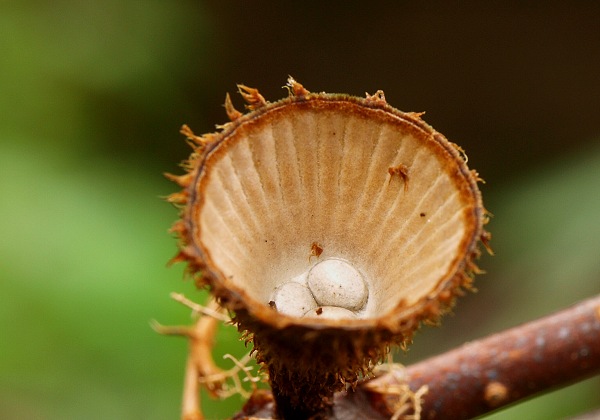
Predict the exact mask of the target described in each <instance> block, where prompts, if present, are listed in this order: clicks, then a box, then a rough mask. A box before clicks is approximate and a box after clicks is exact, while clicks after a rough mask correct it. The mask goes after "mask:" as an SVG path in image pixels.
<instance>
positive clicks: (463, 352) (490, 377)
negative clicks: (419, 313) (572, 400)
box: [370, 296, 600, 419]
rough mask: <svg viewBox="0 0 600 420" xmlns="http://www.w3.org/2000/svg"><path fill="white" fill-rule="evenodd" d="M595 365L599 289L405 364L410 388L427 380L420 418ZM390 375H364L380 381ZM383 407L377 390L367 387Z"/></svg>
mask: <svg viewBox="0 0 600 420" xmlns="http://www.w3.org/2000/svg"><path fill="white" fill-rule="evenodd" d="M599 371H600V296H597V297H595V298H592V299H588V300H586V301H583V302H581V303H579V304H577V305H575V306H573V307H570V308H568V309H566V310H563V311H561V312H558V313H556V314H553V315H550V316H548V317H545V318H542V319H539V320H536V321H533V322H530V323H527V324H524V325H521V326H519V327H516V328H512V329H509V330H507V331H504V332H501V333H499V334H495V335H492V336H490V337H487V338H485V339H483V340H480V341H475V342H472V343H469V344H465V345H463V346H462V347H459V348H457V349H455V350H452V351H450V352H447V353H445V354H442V355H440V356H437V357H433V358H430V359H427V360H424V361H422V362H419V363H417V364H414V365H412V366H409V367H407V368H406V370H405V378H404V379H403V380H404V381H406V383H408V384H409V387H410V389H411V390H413V391H415V390H417V389H419V387H421V386H423V385H427V386H428V388H429V392H428V393H427V395H425V396H424V398H423V401H422V407H421V409H422V412H421V413H422V414H421V418H423V419H432V418H437V419H439V418H453V419H466V418H472V417H475V416H478V415H481V414H484V413H487V412H490V411H492V410H494V409H496V408H499V407H502V406H505V405H507V404H510V403H513V402H515V401H518V400H521V399H523V398H526V397H528V396H530V395H533V394H536V393H539V392H541V391H546V390H549V389H551V388H554V387H558V386H565V385H568V384H570V383H572V382H575V381H578V380H582V379H585V378H586V377H589V376H591V375H593V374H595V373H598V372H599ZM397 382H398V378H397V377H396V376H394V375H389V374H388V375H384V376H381V377H379V378H376V379H374V380H372V381H371V383H374V384H377V385H378V386H380V387H383V388H385V386H386V385H388V386H393V385H394V384H396V383H397ZM370 397H371V398H370V401H371V404H372V405H376V406H380V407H383V409H382V410H381V412H382V413H383V414H384V416H387V415H388V414H390V415H391V414H393V412H391V410H387V412H386V407H387V406H388V404H383V405H382V404H381V402H382V399H381V394H373V393H371V394H370Z"/></svg>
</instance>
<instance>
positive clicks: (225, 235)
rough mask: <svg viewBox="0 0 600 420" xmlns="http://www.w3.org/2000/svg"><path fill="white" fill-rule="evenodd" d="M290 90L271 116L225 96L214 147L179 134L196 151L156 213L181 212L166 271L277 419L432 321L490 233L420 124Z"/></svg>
mask: <svg viewBox="0 0 600 420" xmlns="http://www.w3.org/2000/svg"><path fill="white" fill-rule="evenodd" d="M287 88H288V90H289V96H288V97H287V98H285V99H282V100H280V101H277V102H273V103H270V102H267V101H266V100H265V99H264V98H263V97H262V96H261V95H260V93H259V92H258V91H257V90H256V89H252V88H248V87H246V86H243V85H240V86H239V90H240V93H241V95H242V96H243V98H244V99H245V101H246V102H247V105H246V107H247V108H248V110H249V112H248V113H246V114H242V113H240V112H239V111H237V110H235V109H234V107H233V105H232V103H231V100H230V98H229V96H227V97H226V102H225V108H226V111H227V114H228V116H229V118H230V120H231V121H230V122H229V123H227V124H225V125H223V126H221V127H219V128H220V131H219V132H217V133H213V134H206V135H204V136H196V135H194V134H193V133H192V131H191V130H190V129H189V128H187V126H184V128H183V129H182V133H184V134H185V135H186V136H187V137H188V140H189V141H190V143H191V144H192V146H193V147H194V152H193V154H192V155H191V157H190V159H189V160H188V161H187V162H185V163H184V167H185V169H186V170H187V173H186V174H185V175H183V176H178V177H176V176H169V177H170V178H171V179H172V180H174V181H175V182H177V183H178V184H179V185H180V186H181V187H183V190H182V191H181V192H178V193H175V194H172V195H171V196H170V197H169V201H171V202H173V203H175V204H178V205H179V206H180V208H181V218H180V220H179V221H177V222H176V223H175V225H174V226H173V231H174V232H176V233H177V234H178V236H179V238H180V252H179V254H178V255H177V256H176V257H175V259H174V260H175V261H187V263H188V269H189V271H190V272H191V273H192V274H193V275H194V277H195V279H196V282H197V285H198V286H199V287H204V286H209V288H210V289H211V292H212V294H213V295H214V296H215V297H216V298H217V299H218V301H219V302H220V304H221V305H222V306H223V307H225V308H227V309H228V310H230V311H231V312H232V314H233V320H234V322H235V323H236V324H237V325H238V328H239V330H240V331H242V332H244V338H245V339H246V340H247V342H252V344H253V346H254V351H255V352H256V358H257V360H258V362H260V363H262V364H263V366H264V367H265V368H266V370H267V372H268V375H269V381H270V384H271V387H272V390H273V395H274V397H275V403H276V410H277V414H278V416H280V417H282V418H307V417H311V416H317V417H318V416H320V415H321V414H322V413H326V412H327V410H328V408H329V406H330V404H331V402H332V395H333V393H334V392H335V391H339V390H341V389H344V387H345V386H346V385H353V384H355V383H356V381H357V380H358V379H359V378H360V377H361V376H362V375H366V374H368V373H369V372H370V371H371V369H372V368H373V367H374V366H375V364H376V363H377V362H378V361H380V360H382V359H383V358H384V356H386V355H387V354H388V352H389V349H390V346H391V345H401V346H404V345H406V344H407V343H409V342H410V340H411V338H412V335H413V333H414V332H415V330H416V329H417V328H418V326H419V324H420V323H422V322H427V323H435V322H437V321H438V319H439V317H440V315H442V314H443V313H444V312H446V311H447V310H448V309H449V308H450V307H451V305H452V304H453V301H454V298H455V297H456V296H457V295H460V294H461V293H462V290H463V289H468V288H469V287H470V286H471V281H472V276H473V274H475V273H477V272H478V269H477V266H476V265H475V264H474V262H473V260H474V258H476V257H477V256H478V255H479V250H478V243H479V242H480V241H482V242H483V243H484V245H486V246H487V240H488V239H489V234H488V233H487V232H486V231H485V230H484V229H483V225H484V224H485V223H486V222H487V216H486V212H485V210H484V208H483V206H482V202H481V196H480V192H479V190H478V187H477V181H479V178H478V175H477V173H476V172H475V171H472V170H469V169H468V167H467V165H466V157H465V155H464V153H463V152H462V149H460V148H459V147H458V146H456V145H455V144H453V143H451V142H449V141H448V140H447V139H446V138H445V137H444V136H443V135H441V134H440V133H438V132H436V131H435V130H434V129H433V128H432V127H430V126H429V125H427V124H426V123H425V122H424V121H423V120H422V119H421V118H420V116H421V114H417V113H404V112H401V111H398V110H396V109H394V108H392V107H391V106H389V105H388V104H387V102H386V101H385V97H384V95H383V92H381V91H379V92H377V93H376V94H374V95H368V94H367V96H366V98H358V97H351V96H346V95H336V94H326V93H310V92H309V91H308V90H306V89H305V88H304V87H303V86H302V85H300V84H299V83H297V82H296V81H295V80H293V79H292V78H290V79H289V82H288V85H287ZM317 244H318V245H317ZM294 293H298V295H297V299H296V298H294ZM313 298H314V301H313ZM305 310H306V312H305ZM320 413H321V414H320Z"/></svg>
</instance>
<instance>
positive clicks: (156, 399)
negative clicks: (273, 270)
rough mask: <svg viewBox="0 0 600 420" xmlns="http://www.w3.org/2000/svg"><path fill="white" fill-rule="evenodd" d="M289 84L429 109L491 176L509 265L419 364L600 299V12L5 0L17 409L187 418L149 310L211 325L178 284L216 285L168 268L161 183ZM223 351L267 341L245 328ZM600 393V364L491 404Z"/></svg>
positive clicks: (486, 262) (0, 289)
mask: <svg viewBox="0 0 600 420" xmlns="http://www.w3.org/2000/svg"><path fill="white" fill-rule="evenodd" d="M288 75H293V76H294V77H295V78H296V79H297V80H299V81H300V82H301V83H303V84H304V85H305V86H306V87H307V88H308V89H309V90H313V91H328V92H344V93H350V94H355V95H363V94H364V92H365V91H367V92H370V93H373V92H374V91H376V90H377V89H384V90H385V94H386V98H387V100H388V102H389V103H391V104H392V105H394V106H396V107H397V108H399V109H402V110H405V111H426V112H427V114H426V115H425V117H424V118H425V120H426V121H427V122H429V123H430V124H432V125H433V126H434V127H435V128H436V129H438V130H439V131H441V132H442V133H444V134H445V135H446V136H447V137H448V138H449V139H451V140H452V141H454V142H456V143H458V144H460V145H461V146H462V147H463V148H464V149H465V150H466V151H467V152H468V154H469V158H470V160H469V163H470V165H471V166H472V167H475V168H477V169H478V170H479V172H480V174H481V175H482V176H483V177H484V178H485V179H486V180H487V184H485V185H484V186H483V187H482V188H483V193H484V198H485V203H486V207H487V208H488V209H489V210H490V211H491V212H492V213H493V214H494V215H495V217H494V219H493V220H492V223H491V224H490V225H489V228H490V230H491V231H492V232H493V235H494V238H493V247H494V249H495V251H496V256H495V257H493V258H491V257H483V258H482V260H481V261H480V265H481V266H482V267H483V268H485V269H486V270H487V272H488V274H486V275H484V276H481V277H479V278H478V280H477V286H478V288H479V292H478V293H477V294H472V295H469V296H467V297H466V298H463V299H462V300H461V301H460V302H459V305H458V306H457V308H456V309H455V313H454V315H453V316H450V317H448V318H446V319H445V322H444V324H443V326H442V328H427V329H425V330H423V331H422V332H421V333H419V334H418V335H417V337H416V340H415V343H414V345H413V346H412V347H411V349H410V350H409V351H408V353H407V354H403V353H399V354H397V355H396V359H397V360H398V361H399V362H401V363H411V362H414V361H416V360H420V359H422V358H425V357H427V356H430V355H433V354H437V353H439V352H442V351H444V350H446V349H449V348H452V347H455V346H457V345H459V344H461V343H464V342H465V341H468V340H473V339H476V338H479V337H482V336H484V335H486V334H488V333H491V332H494V331H499V330H502V329H504V328H507V327H510V326H514V325H517V324H519V323H522V322H525V321H528V320H531V319H534V318H536V317H539V316H542V315H545V314H548V313H550V312H552V311H555V310H558V309H561V308H563V307H565V306H568V305H570V304H572V303H574V302H576V301H578V300H581V299H584V298H585V297H588V296H592V295H594V294H597V293H600V222H599V216H600V78H599V75H600V3H598V2H592V1H569V2H565V1H546V2H535V1H504V2H496V1H489V2H470V1H467V2H446V1H428V2H408V1H397V2H377V3H373V2H364V1H344V2H341V1H331V2H312V1H306V2H285V3H284V2H267V1H263V0H261V1H252V2H241V1H240V2H235V1H216V0H213V1H203V2H200V1H191V0H189V1H159V0H146V1H135V0H105V1H102V2H91V1H77V0H57V1H52V2H48V1H36V0H21V1H10V0H9V1H7V0H5V1H2V2H0V418H2V419H76V418H77V419H78V418H86V419H107V418H110V419H173V418H177V417H178V416H179V404H180V395H181V387H182V377H183V368H184V364H185V358H186V349H187V344H186V342H185V340H183V339H178V338H171V337H163V336H159V335H158V334H156V333H155V332H154V331H153V330H152V329H151V328H150V326H149V324H150V321H151V320H152V319H156V320H158V321H159V322H161V323H163V324H186V323H189V321H190V313H189V311H188V310H187V309H186V308H184V307H183V306H181V305H179V304H177V303H175V302H174V301H172V300H171V299H170V298H169V292H171V291H177V292H183V293H185V294H187V295H188V296H190V297H191V298H193V299H195V300H197V301H202V300H203V299H204V295H203V294H201V293H198V292H196V291H194V289H193V287H192V285H191V284H190V283H189V282H185V281H184V280H183V267H181V266H175V267H172V268H167V267H166V262H167V260H168V259H169V258H170V257H171V256H173V255H174V253H175V250H176V247H175V240H174V239H173V238H172V237H171V236H170V235H169V234H168V233H167V229H168V227H169V226H170V225H171V223H172V222H173V221H174V220H175V218H176V214H177V212H176V210H175V209H174V208H172V207H171V206H170V205H168V204H167V203H165V202H164V201H161V199H160V197H163V196H165V195H167V194H168V193H170V192H172V191H174V190H175V186H174V185H171V184H170V183H168V182H167V181H166V180H165V179H164V178H163V177H162V175H161V174H162V173H163V172H176V173H177V172H179V171H180V170H179V168H178V163H179V162H180V161H182V160H183V159H184V158H185V157H186V156H187V154H188V153H189V149H188V147H187V146H186V145H185V142H184V139H183V137H182V136H181V135H179V134H178V130H179V128H180V126H181V125H182V124H183V123H188V124H189V125H190V126H191V127H192V128H193V129H194V130H195V131H196V132H197V133H203V132H207V131H213V130H214V125H215V124H218V123H223V122H224V121H225V112H224V110H223V107H222V105H221V104H222V103H223V100H224V94H225V92H234V91H235V84H236V83H245V84H247V85H249V86H255V87H258V88H260V89H261V92H262V93H263V94H264V96H265V97H266V98H267V99H271V100H275V99H278V98H281V97H283V96H284V95H286V91H285V90H283V89H281V86H283V85H284V84H285V81H286V78H287V76H288ZM234 101H235V103H236V104H237V105H238V107H241V100H240V99H239V97H238V98H235V97H234ZM218 351H219V352H220V353H223V352H231V353H233V354H235V355H238V356H239V355H242V354H244V353H245V352H246V351H247V350H246V349H245V348H244V346H243V345H242V344H241V343H240V342H238V341H237V334H236V332H235V331H234V330H233V329H232V328H229V329H227V328H224V329H223V331H222V332H221V333H220V335H219V345H218ZM223 366H227V364H226V363H225V362H223ZM203 405H204V409H205V411H206V414H207V417H208V418H225V417H226V416H228V415H231V414H232V413H233V412H235V411H236V410H237V409H239V407H240V405H241V400H240V398H236V397H233V398H231V399H230V400H227V401H223V402H214V401H210V400H206V399H205V400H203ZM598 406H600V381H599V378H598V377H596V378H591V379H589V380H587V381H585V382H583V383H580V384H577V385H574V386H572V387H569V388H567V389H564V390H561V391H557V392H553V393H550V394H547V395H545V396H542V397H539V398H535V399H532V400H530V401H529V402H526V403H524V404H519V405H518V406H515V407H513V408H509V409H507V410H503V411H501V412H499V413H497V414H494V415H492V416H491V418H495V419H513V418H527V419H558V418H565V417H569V416H574V415H577V414H578V413H582V412H586V411H589V410H591V409H593V408H595V407H598Z"/></svg>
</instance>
